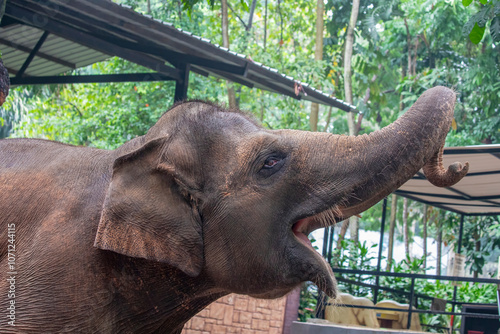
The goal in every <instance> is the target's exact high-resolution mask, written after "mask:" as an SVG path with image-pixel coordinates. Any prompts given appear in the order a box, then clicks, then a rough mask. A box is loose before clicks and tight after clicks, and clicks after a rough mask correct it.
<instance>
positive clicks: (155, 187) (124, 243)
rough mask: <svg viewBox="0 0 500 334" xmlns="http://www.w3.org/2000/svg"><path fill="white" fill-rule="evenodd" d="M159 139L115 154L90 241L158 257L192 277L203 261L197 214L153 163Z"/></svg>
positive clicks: (156, 160) (127, 252)
mask: <svg viewBox="0 0 500 334" xmlns="http://www.w3.org/2000/svg"><path fill="white" fill-rule="evenodd" d="M162 143H163V141H162V140H158V139H157V140H154V141H151V142H149V143H147V144H145V145H144V146H143V147H141V148H139V149H138V150H136V151H134V152H132V153H129V154H127V155H125V156H122V157H120V158H118V159H117V160H116V161H115V163H114V165H113V175H112V179H111V183H110V185H109V188H108V191H107V194H106V199H105V201H104V205H103V210H102V214H101V219H100V221H99V227H98V230H97V235H96V238H95V242H94V246H95V247H97V248H100V249H105V250H111V251H114V252H117V253H120V254H124V255H127V256H131V257H138V258H144V259H148V260H154V261H159V262H164V263H167V264H169V265H172V266H174V267H177V268H178V269H180V270H182V271H183V272H185V273H186V274H187V275H190V276H197V275H198V274H199V273H200V271H201V268H202V266H203V237H202V228H201V219H200V216H199V214H198V211H197V209H196V208H195V206H194V205H192V203H191V202H190V200H189V199H187V198H186V196H184V195H183V191H182V190H181V188H180V187H179V185H178V183H177V182H176V180H175V178H174V175H173V171H174V170H175V167H172V168H171V169H169V168H166V167H165V166H162V167H161V168H159V167H158V163H159V161H160V156H161V151H162Z"/></svg>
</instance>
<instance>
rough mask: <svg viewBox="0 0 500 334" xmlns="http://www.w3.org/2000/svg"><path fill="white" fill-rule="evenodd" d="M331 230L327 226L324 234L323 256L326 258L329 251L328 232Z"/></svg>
mask: <svg viewBox="0 0 500 334" xmlns="http://www.w3.org/2000/svg"><path fill="white" fill-rule="evenodd" d="M329 232H330V228H328V227H325V233H324V234H323V252H322V253H321V254H322V255H323V257H324V258H325V259H326V257H327V255H328V254H327V251H328V240H329V238H328V234H329Z"/></svg>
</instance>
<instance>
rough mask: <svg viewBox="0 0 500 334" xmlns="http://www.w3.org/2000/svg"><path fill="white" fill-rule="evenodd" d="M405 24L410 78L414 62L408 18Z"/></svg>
mask: <svg viewBox="0 0 500 334" xmlns="http://www.w3.org/2000/svg"><path fill="white" fill-rule="evenodd" d="M404 22H405V27H406V44H407V46H408V60H407V61H408V71H407V72H408V75H409V76H410V75H411V74H412V70H411V65H412V60H411V49H412V47H411V35H410V28H409V27H408V22H407V21H406V18H404Z"/></svg>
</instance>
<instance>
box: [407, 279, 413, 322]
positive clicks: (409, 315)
mask: <svg viewBox="0 0 500 334" xmlns="http://www.w3.org/2000/svg"><path fill="white" fill-rule="evenodd" d="M414 295H415V278H414V277H412V278H411V288H410V302H409V303H408V304H409V306H408V323H407V325H406V329H410V327H411V313H412V307H413V297H414Z"/></svg>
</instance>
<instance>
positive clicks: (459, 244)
mask: <svg viewBox="0 0 500 334" xmlns="http://www.w3.org/2000/svg"><path fill="white" fill-rule="evenodd" d="M463 234H464V215H461V216H460V230H459V232H458V249H457V253H458V254H460V253H461V252H462V238H463ZM456 302H457V286H456V285H455V286H454V287H453V299H452V303H451V312H455V305H456ZM454 321H455V317H453V318H452V319H451V329H450V331H451V332H453V325H454Z"/></svg>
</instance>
